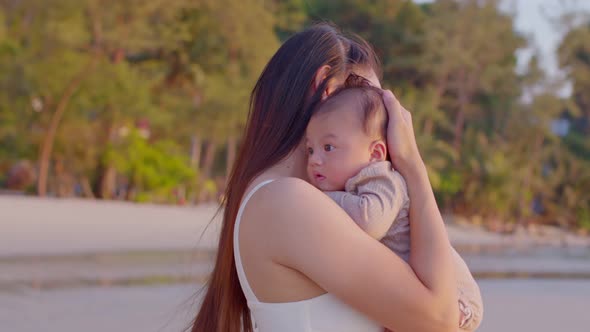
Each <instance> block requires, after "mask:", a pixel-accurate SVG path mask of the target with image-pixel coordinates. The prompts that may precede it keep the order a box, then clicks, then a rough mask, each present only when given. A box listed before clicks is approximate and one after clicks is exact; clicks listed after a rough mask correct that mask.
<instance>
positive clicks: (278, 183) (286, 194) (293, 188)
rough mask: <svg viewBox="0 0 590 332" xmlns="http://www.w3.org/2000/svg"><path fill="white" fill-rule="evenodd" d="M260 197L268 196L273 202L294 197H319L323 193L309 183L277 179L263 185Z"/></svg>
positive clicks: (290, 178) (296, 179)
mask: <svg viewBox="0 0 590 332" xmlns="http://www.w3.org/2000/svg"><path fill="white" fill-rule="evenodd" d="M260 192H261V193H260V195H261V196H270V197H272V199H273V201H276V200H280V199H285V200H289V199H291V198H294V197H298V198H304V199H305V197H308V196H312V197H313V196H316V195H317V196H320V195H323V193H322V192H321V191H320V190H318V189H317V188H315V187H314V186H312V185H311V184H310V183H309V182H307V181H305V180H302V179H300V178H295V177H283V178H278V179H275V180H273V181H272V182H270V183H269V184H267V185H265V186H264V187H263V188H261V190H260Z"/></svg>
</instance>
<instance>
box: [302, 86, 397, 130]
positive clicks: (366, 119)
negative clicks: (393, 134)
mask: <svg viewBox="0 0 590 332" xmlns="http://www.w3.org/2000/svg"><path fill="white" fill-rule="evenodd" d="M348 93H354V94H355V95H356V96H357V100H358V103H359V104H358V106H359V116H360V120H361V123H362V125H363V129H364V131H365V133H366V134H367V135H369V136H374V137H378V138H380V139H383V140H385V138H386V136H387V122H388V116H387V109H386V108H385V104H384V103H383V90H381V89H380V88H377V87H374V86H372V85H371V83H370V82H369V81H368V80H367V79H366V78H364V77H362V76H358V75H355V74H351V75H350V76H349V77H348V79H347V80H346V82H345V83H344V85H343V86H342V87H341V88H338V89H337V90H336V91H334V92H333V93H332V94H331V95H330V96H329V97H328V98H326V100H324V101H323V102H321V103H319V104H318V105H317V106H316V107H315V108H314V110H313V112H312V117H313V116H316V115H318V114H322V113H327V112H333V111H337V109H338V108H339V107H337V105H338V102H339V100H340V99H341V98H339V97H342V96H344V95H346V94H348Z"/></svg>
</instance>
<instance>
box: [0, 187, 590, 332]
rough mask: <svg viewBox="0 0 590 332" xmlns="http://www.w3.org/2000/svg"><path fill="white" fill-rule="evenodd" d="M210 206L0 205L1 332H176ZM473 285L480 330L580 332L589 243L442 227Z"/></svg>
mask: <svg viewBox="0 0 590 332" xmlns="http://www.w3.org/2000/svg"><path fill="white" fill-rule="evenodd" d="M216 209H217V207H216V206H215V205H203V206H197V207H174V206H158V205H138V204H131V203H123V202H99V201H86V200H76V199H74V200H54V199H38V198H29V197H11V196H0V211H1V212H0V229H1V232H0V271H1V273H0V326H1V327H2V328H1V329H0V330H2V331H14V332H28V331H39V330H43V331H49V332H54V331H55V332H58V331H59V332H73V331H80V330H84V331H87V332H93V331H97V332H98V331H138V332H140V331H141V332H144V331H181V330H182V328H183V327H184V326H185V325H186V324H187V322H189V321H190V317H191V316H192V314H193V313H194V310H195V304H194V300H195V298H194V297H192V295H194V293H195V291H196V289H197V285H198V284H199V283H200V282H202V281H203V280H204V278H205V277H206V276H207V274H208V273H209V271H210V268H211V259H212V257H213V255H214V251H215V245H216V241H217V239H216V237H217V234H218V232H219V219H215V220H214V221H213V222H212V223H210V221H211V219H212V217H213V215H214V214H215V212H216ZM448 232H449V236H450V238H451V241H452V243H453V245H454V246H455V247H456V248H458V250H459V252H460V253H461V255H462V256H463V257H464V258H465V260H466V262H467V263H468V265H469V266H470V269H471V270H472V272H473V273H474V275H476V277H478V278H479V280H478V282H479V284H480V286H481V289H482V293H483V299H484V306H485V316H484V322H483V324H482V326H481V328H480V329H479V330H478V331H484V332H491V331H541V332H544V331H556V330H563V331H587V330H588V326H590V316H588V315H585V311H586V310H587V309H588V306H587V299H588V298H590V244H589V243H590V242H588V243H587V242H585V241H587V239H586V238H583V237H579V236H575V235H571V234H566V233H559V234H560V235H559V236H558V239H557V240H555V237H547V236H536V235H535V234H523V233H520V234H512V235H499V234H494V233H489V232H486V231H485V230H483V229H481V228H478V227H474V226H469V225H463V224H461V223H453V222H450V223H449V224H448Z"/></svg>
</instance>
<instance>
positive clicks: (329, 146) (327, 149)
mask: <svg viewBox="0 0 590 332" xmlns="http://www.w3.org/2000/svg"><path fill="white" fill-rule="evenodd" d="M332 150H334V146H333V145H332V144H326V145H324V151H326V152H330V151H332Z"/></svg>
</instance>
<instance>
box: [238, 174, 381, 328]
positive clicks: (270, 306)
mask: <svg viewBox="0 0 590 332" xmlns="http://www.w3.org/2000/svg"><path fill="white" fill-rule="evenodd" d="M271 182H272V180H267V181H263V182H260V183H259V184H258V185H257V186H255V187H254V188H253V189H251V190H250V192H248V193H247V194H246V195H245V197H244V199H243V200H242V203H241V205H240V209H239V211H238V215H237V218H236V223H235V228H234V239H233V241H234V256H235V261H236V269H237V272H238V277H239V280H240V284H241V287H242V290H243V292H244V294H245V296H246V300H247V301H248V307H249V308H250V311H251V313H252V316H253V317H254V322H255V324H256V326H257V329H258V331H260V332H267V331H283V332H291V331H293V332H316V331H345V332H346V331H350V332H361V331H363V332H364V331H367V332H372V331H382V329H383V328H382V327H381V326H379V325H378V324H377V323H375V322H373V321H371V320H370V319H368V318H367V317H366V316H364V315H363V314H361V313H359V312H358V311H355V310H354V309H352V308H351V307H349V306H348V305H346V304H344V303H343V302H341V301H340V300H339V299H337V298H336V297H335V296H334V295H332V294H328V293H325V291H323V290H321V288H319V286H317V285H315V284H314V283H313V282H312V281H311V280H309V279H307V278H305V277H302V276H301V275H300V273H298V272H296V271H294V270H292V269H288V270H284V269H281V267H280V266H277V267H276V268H278V269H273V267H269V268H268V269H266V270H267V271H266V272H267V273H266V274H267V275H264V274H265V273H264V271H262V273H261V271H260V269H259V270H258V271H256V272H257V273H255V276H254V277H256V278H255V279H258V280H255V281H258V284H265V283H266V284H270V287H265V288H266V291H267V294H266V297H267V298H269V299H270V301H272V302H261V301H259V300H258V298H257V296H256V295H255V294H254V292H253V290H252V288H251V287H250V283H249V281H248V278H247V276H246V274H245V272H244V266H243V264H242V258H243V256H242V255H241V253H240V249H241V248H242V249H243V248H247V249H246V250H248V251H250V252H252V251H257V248H258V251H259V250H261V249H262V248H261V246H257V245H256V242H257V241H258V240H261V238H262V237H261V236H260V237H257V236H256V235H255V236H254V237H256V238H250V239H249V241H248V242H247V243H246V245H245V246H244V247H240V225H241V223H242V215H243V214H244V211H245V207H246V205H247V204H248V201H250V198H251V197H252V196H253V195H254V194H255V193H256V191H257V190H258V189H260V188H262V187H263V186H265V185H267V184H269V183H271ZM269 204H271V203H269ZM253 214H254V215H255V214H256V213H255V212H254V213H253ZM248 219H249V218H248ZM248 221H249V222H256V221H254V220H248ZM249 226H253V225H249ZM256 226H257V225H254V228H256ZM242 238H244V237H243V236H242ZM254 240H257V241H254ZM253 247H254V248H253ZM256 247H257V248H256ZM255 255H256V254H254V256H255ZM256 261H258V263H259V260H256V259H253V260H252V261H250V260H249V261H248V263H247V264H246V265H249V264H250V263H254V262H256ZM267 261H271V259H268V260H267ZM267 263H268V262H267ZM271 264H272V263H271ZM267 266H268V265H267ZM262 270H265V269H264V268H262ZM277 271H278V272H277ZM306 279H307V280H306ZM272 284H274V285H282V287H287V285H289V284H290V285H292V286H293V287H292V289H291V290H293V289H295V291H294V292H289V290H287V292H282V291H281V289H275V291H273V287H272ZM318 292H323V294H321V295H318ZM289 293H290V294H289ZM302 293H303V294H302ZM300 298H306V299H304V300H299V299H300ZM276 300H279V301H280V300H286V301H282V302H277V301H276Z"/></svg>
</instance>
